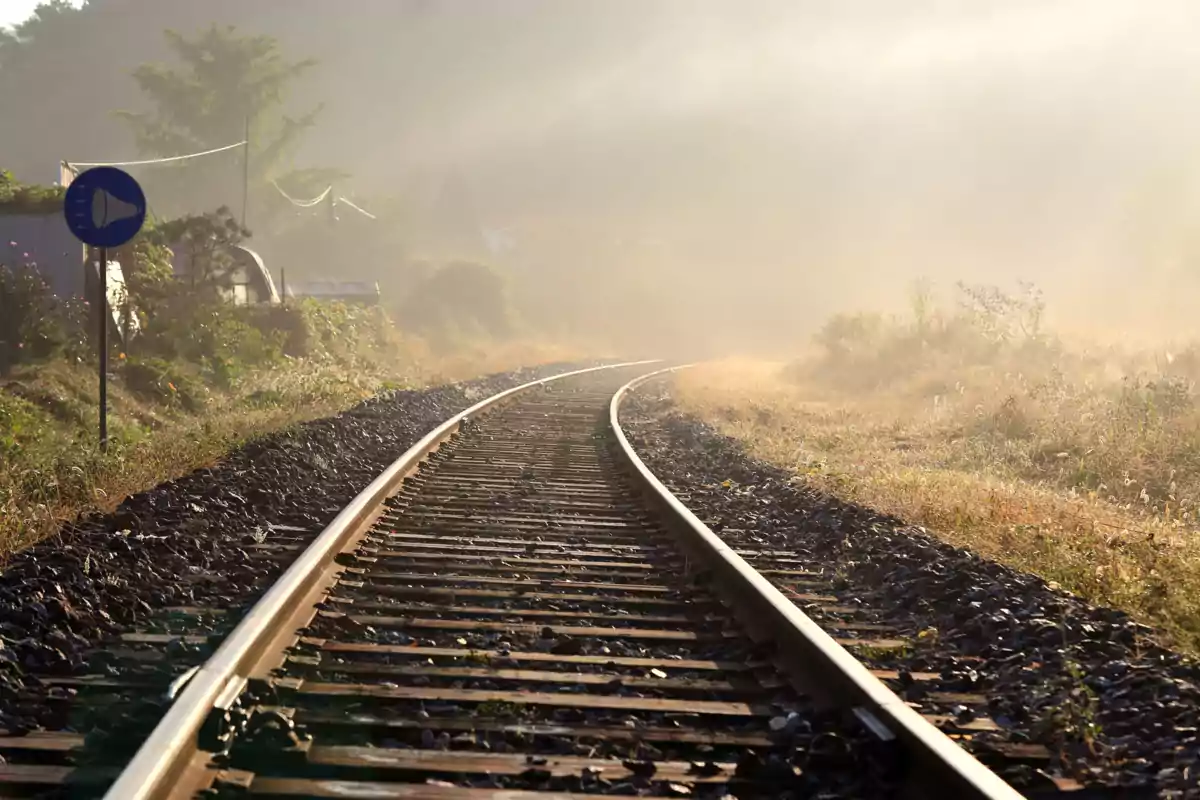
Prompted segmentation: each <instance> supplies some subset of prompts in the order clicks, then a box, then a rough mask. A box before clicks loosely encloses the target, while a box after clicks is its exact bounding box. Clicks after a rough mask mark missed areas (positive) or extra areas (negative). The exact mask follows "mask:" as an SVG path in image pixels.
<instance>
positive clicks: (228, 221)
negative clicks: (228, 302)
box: [143, 206, 250, 302]
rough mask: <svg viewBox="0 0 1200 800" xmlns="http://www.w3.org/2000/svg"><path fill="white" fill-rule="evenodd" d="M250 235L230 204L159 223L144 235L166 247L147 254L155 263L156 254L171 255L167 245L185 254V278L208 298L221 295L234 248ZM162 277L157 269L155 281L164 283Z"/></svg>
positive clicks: (196, 294)
mask: <svg viewBox="0 0 1200 800" xmlns="http://www.w3.org/2000/svg"><path fill="white" fill-rule="evenodd" d="M249 235H250V231H248V230H246V229H245V228H244V227H242V225H241V223H239V222H238V221H237V220H236V219H235V218H234V216H233V214H232V213H230V211H229V208H228V207H226V206H222V207H220V208H218V209H217V210H216V211H210V212H208V213H205V214H190V215H187V216H184V217H180V218H179V219H174V220H171V221H170V222H165V223H162V224H160V225H157V226H155V228H154V229H153V230H152V231H150V232H149V233H148V234H147V235H146V236H144V237H143V238H145V239H146V241H147V245H146V247H147V248H164V250H160V251H155V252H150V253H146V254H145V255H146V257H148V258H150V259H151V263H155V262H154V261H153V259H154V258H155V257H163V256H167V254H166V252H165V248H170V249H171V250H173V251H174V252H175V253H176V255H178V256H179V257H181V258H182V259H183V260H184V261H185V263H186V264H187V274H186V276H185V277H184V281H185V282H186V283H188V284H189V286H190V288H191V290H192V296H193V298H196V297H198V298H200V299H201V300H202V301H205V302H207V301H211V300H215V299H217V292H218V282H219V281H220V279H221V278H222V277H224V276H226V275H227V274H228V273H229V271H230V270H231V269H233V266H234V262H233V258H232V256H231V255H230V251H231V250H232V249H233V248H234V247H236V246H238V245H239V244H241V243H242V241H243V240H244V239H245V238H246V237H248V236H249ZM167 264H168V265H169V264H170V261H169V256H167ZM169 268H170V267H169V266H168V269H169ZM162 277H163V276H161V275H160V274H159V273H155V275H154V277H153V282H154V283H155V284H156V285H157V286H162Z"/></svg>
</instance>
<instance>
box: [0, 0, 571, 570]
mask: <svg viewBox="0 0 1200 800" xmlns="http://www.w3.org/2000/svg"><path fill="white" fill-rule="evenodd" d="M85 13H87V9H83V10H81V9H76V8H73V7H72V6H70V5H69V4H67V3H59V2H55V3H51V4H49V5H43V6H41V7H39V9H38V10H37V11H36V13H35V15H34V17H33V18H31V19H30V20H29V21H28V22H27V23H24V24H23V25H20V26H18V27H17V29H16V31H15V33H16V36H15V37H14V36H13V35H9V34H6V33H5V32H4V31H0V62H3V63H5V64H8V65H9V66H14V65H16V66H20V64H22V63H25V62H26V61H27V60H28V59H35V60H36V59H37V58H40V57H41V56H42V55H45V54H46V53H48V52H51V51H53V49H54V48H55V47H57V46H58V45H59V44H60V43H61V42H60V35H62V36H66V35H67V34H68V33H69V32H70V31H71V30H72V29H73V26H76V25H77V24H79V23H80V22H81V21H82V20H83V19H84V15H85ZM165 36H166V45H167V51H168V52H169V53H170V55H171V56H172V62H171V63H167V64H144V65H142V66H141V67H139V68H137V69H136V70H135V71H134V73H133V78H134V82H135V83H136V85H137V86H138V88H139V89H140V91H141V93H142V95H143V100H144V102H143V103H142V104H141V106H140V107H141V108H142V109H143V110H142V111H139V112H136V113H135V112H119V113H118V114H117V116H119V117H120V118H122V119H123V120H124V121H125V123H126V124H127V125H128V127H129V130H130V133H131V134H132V137H133V140H134V141H135V143H136V146H137V151H138V153H139V155H140V156H141V157H145V158H152V157H156V156H175V155H178V154H183V153H194V152H199V151H206V150H210V149H215V148H219V147H223V146H225V145H228V144H229V143H230V142H236V141H238V140H239V139H241V138H243V137H244V136H246V134H247V132H248V133H249V137H248V139H249V144H248V145H247V148H246V149H247V150H248V151H249V157H250V158H249V166H250V168H249V169H248V170H247V171H246V172H245V173H244V175H243V164H244V163H245V162H244V161H240V160H239V161H231V160H226V161H221V160H220V158H222V157H220V156H218V157H216V158H217V159H218V160H215V161H214V160H211V159H209V160H198V161H184V162H181V163H179V164H175V165H172V166H171V167H170V168H169V169H161V168H158V169H151V170H149V171H143V172H139V173H138V177H139V179H140V180H141V181H142V182H143V185H144V186H145V188H146V191H147V195H148V196H149V197H150V198H151V199H152V203H151V209H152V211H153V212H154V214H155V216H154V218H152V219H150V220H148V222H147V226H146V227H145V228H144V229H143V231H142V233H141V234H139V236H138V238H137V239H135V240H134V242H133V243H132V244H131V245H129V246H127V247H124V248H121V249H120V250H119V251H115V252H113V253H112V254H111V255H112V256H113V257H114V258H115V259H116V260H118V261H120V263H121V265H122V271H123V274H124V278H125V281H124V282H125V294H124V296H123V297H120V298H118V299H117V300H116V301H115V306H116V309H115V310H116V311H117V313H116V317H117V318H116V319H114V320H113V324H112V326H111V331H112V333H111V334H110V344H111V351H110V353H109V364H110V370H109V372H110V384H109V386H110V392H109V400H110V414H109V433H110V447H109V450H108V452H107V453H104V454H102V453H100V452H99V448H98V443H97V424H98V423H97V417H98V408H97V357H96V342H95V335H94V332H95V331H96V329H97V327H98V324H99V319H98V318H97V316H96V312H97V308H95V307H94V306H95V305H98V304H93V305H89V304H88V303H87V302H86V301H85V300H83V299H82V298H69V297H60V296H56V295H55V294H54V293H53V292H52V291H51V290H50V288H49V286H48V285H47V283H46V277H47V275H48V274H49V273H48V270H47V268H48V267H49V266H50V265H45V264H44V265H42V266H40V267H39V265H38V264H37V263H36V261H37V253H36V248H35V247H33V246H30V245H29V244H28V243H23V242H21V241H0V558H2V557H3V556H5V555H7V554H8V553H11V552H13V551H14V550H15V549H19V548H20V547H22V546H24V545H26V544H28V543H30V542H32V541H35V540H37V539H40V538H42V537H44V536H47V535H49V534H51V533H52V532H53V531H55V530H56V529H57V528H58V527H59V526H60V525H61V524H62V523H63V522H65V521H68V520H71V519H73V518H75V517H76V516H77V515H78V514H80V513H81V512H85V511H88V510H92V509H99V510H104V509H110V508H112V507H114V506H115V505H117V504H118V503H119V502H120V501H121V500H122V499H123V498H124V497H125V496H126V495H127V494H129V493H132V492H136V491H140V490H143V489H145V488H148V487H150V486H153V485H154V484H156V483H158V482H160V481H163V480H165V479H169V478H172V477H175V476H178V475H181V474H184V473H186V472H188V471H190V470H192V469H195V468H196V467H199V466H203V465H206V464H210V463H212V462H213V461H215V460H217V459H219V458H220V457H221V456H222V455H223V454H225V453H226V452H228V451H229V450H230V449H231V448H232V447H235V446H236V445H238V444H239V443H240V442H243V441H245V440H246V439H248V438H252V437H254V436H257V435H261V434H263V433H266V432H269V431H273V430H276V429H278V428H280V427H284V426H287V425H291V424H294V423H296V422H300V421H303V420H307V419H312V418H316V417H320V416H325V415H328V414H332V413H335V412H337V411H340V410H342V409H345V408H347V407H349V406H351V405H353V404H355V403H356V402H358V401H360V400H362V399H364V398H366V397H368V396H370V395H372V394H375V393H377V392H380V391H384V390H389V389H406V388H417V387H423V386H429V385H434V384H438V383H444V382H447V381H454V380H461V379H465V378H470V377H475V376H478V375H482V374H486V373H491V372H497V371H503V370H508V369H512V368H516V367H519V366H531V365H535V364H539V363H546V362H548V361H558V360H564V359H567V358H570V357H571V355H572V354H571V352H570V349H569V348H568V347H565V346H558V345H544V344H542V343H541V342H542V341H544V337H542V336H541V335H540V334H539V333H538V331H537V330H536V329H534V328H532V327H530V326H529V325H527V324H525V323H524V322H523V321H522V320H521V319H520V316H519V315H518V314H516V313H515V312H514V311H513V308H512V303H511V301H510V286H509V281H508V279H507V277H506V276H505V274H504V272H503V271H502V270H501V269H499V268H497V267H496V266H494V265H491V264H486V263H478V260H477V259H476V260H471V259H470V258H468V260H463V259H462V258H461V255H462V253H463V252H464V250H465V251H466V252H467V253H468V256H471V255H476V256H477V254H475V253H472V251H470V250H469V248H464V247H463V246H462V243H460V242H456V241H452V240H451V241H446V242H444V243H443V245H444V246H441V247H440V249H438V250H436V251H434V252H427V253H425V254H424V256H425V261H426V263H424V264H423V265H422V266H421V268H420V269H417V268H415V267H414V266H413V264H412V263H410V262H411V259H409V258H408V257H407V256H406V255H405V247H404V245H405V242H404V241H402V240H401V239H400V238H398V237H400V236H402V235H407V234H410V233H411V231H410V230H409V229H408V228H406V227H405V226H404V225H402V224H400V223H401V220H399V219H398V218H397V217H396V215H394V214H392V215H388V214H386V213H383V212H381V214H380V216H378V217H375V216H372V215H368V216H370V217H371V219H372V220H373V222H372V224H364V223H362V219H360V218H359V217H355V218H354V219H351V220H346V221H339V220H338V219H337V215H336V214H335V213H332V211H333V208H332V200H330V202H327V203H325V204H323V205H321V206H320V207H316V206H313V205H311V204H310V205H303V204H301V206H302V207H297V206H296V205H295V204H294V203H293V202H292V201H290V200H287V199H285V197H284V196H283V195H282V194H281V191H282V190H281V189H280V188H279V187H280V186H281V185H282V186H284V187H286V188H287V190H288V191H290V192H292V193H294V194H295V195H297V196H302V197H306V198H307V197H311V196H314V195H321V194H322V191H323V190H324V189H325V187H328V186H330V185H331V184H332V183H334V182H335V181H344V180H346V179H348V177H349V176H348V175H347V174H346V173H345V172H343V171H342V170H340V169H338V168H336V167H332V166H328V165H317V166H310V167H305V168H297V167H296V166H295V159H296V156H295V153H296V150H297V148H298V147H299V145H300V144H301V143H302V141H303V138H304V136H305V135H307V134H308V133H309V132H311V130H312V129H313V128H314V126H315V125H316V124H317V123H318V121H319V119H320V112H321V106H320V104H313V105H312V106H311V107H307V108H306V110H304V111H303V112H302V113H295V110H294V109H293V106H292V103H291V100H290V94H291V92H292V90H293V89H294V87H295V82H296V80H297V79H298V78H299V77H300V76H301V75H303V74H304V73H306V72H308V71H310V70H312V69H314V68H315V66H316V64H315V62H314V61H312V60H311V59H298V60H293V59H291V58H289V57H288V56H287V55H286V54H285V53H284V52H283V48H282V47H281V45H280V43H279V42H278V41H276V40H275V39H273V38H272V37H269V36H261V35H251V34H244V33H242V32H240V31H237V30H235V29H234V28H231V27H227V26H217V25H213V26H209V27H208V28H206V29H202V30H200V31H198V32H196V33H195V34H193V35H190V36H185V35H182V34H179V33H176V32H172V31H168V32H166V34H165ZM214 65H216V66H215V67H214ZM14 85H15V84H14ZM248 117H249V120H248ZM239 156H240V158H244V157H245V156H244V154H240V153H239ZM5 157H6V156H5V153H3V152H0V214H13V215H58V214H61V213H62V201H63V193H64V190H63V189H62V188H61V187H46V186H36V185H30V184H24V183H21V182H19V181H17V180H16V179H15V178H14V176H13V174H12V173H11V172H9V171H6V170H4V169H3V168H2V167H3V166H4V165H3V159H4V158H5ZM243 177H244V178H245V180H246V187H245V188H246V191H247V195H246V198H247V200H248V202H247V204H246V208H242V209H240V212H241V213H240V214H239V215H238V216H237V217H235V216H234V215H233V214H232V213H231V212H230V210H229V209H228V208H225V207H221V203H223V202H229V201H230V196H231V194H232V195H236V198H235V200H234V202H237V201H240V200H241V199H242V198H241V194H242V180H243ZM322 196H327V197H330V198H332V197H333V192H332V191H325V194H324V195H322ZM214 209H215V210H214ZM247 209H248V210H249V219H250V221H251V224H253V225H254V227H255V229H256V234H255V237H254V238H253V239H252V240H250V242H246V240H247V239H248V238H249V236H250V231H248V230H247V229H246V228H245V226H244V225H243V224H242V220H244V219H246V218H247ZM356 222H357V223H358V224H354V223H356ZM6 238H7V237H6ZM243 243H248V244H251V245H252V246H253V247H255V248H260V247H264V246H265V247H266V248H267V249H268V250H270V251H271V252H272V253H273V255H274V257H275V258H276V260H275V261H270V262H269V263H268V266H269V268H270V269H271V270H272V272H273V273H274V275H275V276H277V277H278V276H279V275H280V270H281V269H282V268H286V270H287V273H288V277H291V278H296V277H300V278H303V277H316V278H325V277H337V278H339V279H341V278H345V277H350V278H354V279H358V280H362V281H364V282H378V283H382V284H385V292H384V295H383V297H382V298H381V305H379V306H360V305H347V304H343V303H336V302H335V303H319V302H316V301H313V300H306V301H302V302H296V301H289V302H288V304H287V305H286V306H281V305H272V304H262V305H248V306H235V305H233V304H232V303H230V302H229V298H228V297H227V296H226V294H225V288H224V287H226V285H227V284H228V281H227V280H226V278H227V277H228V275H229V273H230V271H231V270H232V269H233V268H234V264H233V261H232V259H231V257H230V255H229V254H230V253H231V252H232V249H233V248H235V247H237V246H239V245H241V244H243ZM173 252H174V254H175V255H176V256H181V257H182V260H183V261H186V263H187V271H186V273H184V274H176V272H175V268H174V266H173V264H172V253H173ZM56 255H57V254H56ZM61 268H62V267H61V265H59V269H60V270H61ZM89 292H92V294H93V299H94V294H95V293H94V290H89Z"/></svg>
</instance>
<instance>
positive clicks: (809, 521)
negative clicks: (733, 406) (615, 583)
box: [621, 381, 1200, 797]
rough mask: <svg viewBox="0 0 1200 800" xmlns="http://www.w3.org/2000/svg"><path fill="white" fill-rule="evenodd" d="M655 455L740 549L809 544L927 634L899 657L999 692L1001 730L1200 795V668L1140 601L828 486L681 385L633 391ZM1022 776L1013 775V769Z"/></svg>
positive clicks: (1095, 765)
mask: <svg viewBox="0 0 1200 800" xmlns="http://www.w3.org/2000/svg"><path fill="white" fill-rule="evenodd" d="M621 419H622V425H623V426H624V427H625V430H626V432H627V434H628V435H629V437H630V440H631V442H632V443H633V445H634V448H635V449H636V451H637V452H638V454H639V455H640V456H641V457H642V458H643V459H644V461H645V462H646V464H647V466H648V467H649V468H650V469H651V470H653V471H654V473H655V474H656V475H657V476H658V477H659V478H660V479H661V480H662V481H663V483H665V484H666V485H667V486H668V487H669V488H670V489H671V490H672V491H673V492H675V493H676V494H678V495H679V497H680V498H681V499H682V500H683V501H684V502H685V503H686V504H687V505H688V507H689V508H691V509H692V511H693V512H695V513H696V514H697V515H698V516H699V517H700V518H701V519H703V520H704V521H705V522H706V523H707V524H708V525H709V526H710V527H711V528H712V529H713V530H714V531H715V532H716V533H718V534H719V535H722V536H723V537H724V538H726V540H727V541H729V542H730V544H731V545H734V546H747V545H749V546H768V545H769V546H770V547H773V548H776V549H780V550H782V549H788V550H790V551H794V552H796V553H798V554H802V555H803V556H804V557H805V559H806V560H807V561H808V562H809V564H810V567H809V568H816V569H818V570H820V571H822V572H823V573H825V574H828V575H829V576H830V581H831V585H833V586H835V587H836V593H837V595H838V596H839V597H841V598H847V599H848V600H851V601H853V602H854V603H856V604H857V605H860V606H861V607H862V608H863V609H864V611H867V612H869V613H871V614H872V615H873V617H874V618H877V619H880V620H883V621H888V622H891V623H893V624H895V625H896V626H897V627H898V628H901V629H904V630H907V631H914V632H915V631H921V632H922V635H921V636H920V637H914V640H915V644H914V647H913V648H912V649H911V650H908V651H904V652H901V653H899V654H894V655H892V656H891V657H890V658H888V659H887V660H886V663H887V665H888V666H890V667H893V668H897V669H901V670H911V671H913V672H916V671H929V672H937V673H940V675H941V678H942V682H941V685H940V686H939V687H938V688H939V689H941V690H946V689H952V690H957V691H970V692H977V693H981V694H984V695H986V696H987V697H988V698H989V705H988V708H987V709H986V712H987V713H988V714H989V715H990V717H991V718H992V719H993V720H995V721H996V722H997V723H998V724H999V725H1000V727H1001V732H1000V733H999V734H991V735H989V736H980V737H977V738H978V739H979V741H980V742H981V743H986V742H987V741H988V739H989V738H993V739H1004V740H1006V741H1008V742H1016V743H1026V742H1036V743H1041V744H1044V745H1046V746H1047V748H1049V749H1050V750H1051V752H1052V753H1053V754H1054V759H1053V761H1052V762H1051V763H1050V764H1048V765H1043V766H1042V767H1040V768H1039V769H1040V770H1041V771H1043V772H1045V773H1049V774H1059V775H1066V776H1070V777H1073V778H1075V779H1077V780H1078V781H1079V782H1081V783H1084V784H1086V785H1089V786H1109V787H1114V788H1116V787H1122V788H1123V789H1124V790H1125V791H1127V792H1128V791H1130V790H1136V794H1135V793H1126V794H1120V796H1123V797H1124V796H1139V797H1140V796H1158V797H1200V788H1198V787H1200V773H1198V768H1200V765H1198V764H1197V755H1198V754H1200V738H1198V736H1197V728H1198V726H1200V689H1198V688H1197V686H1198V684H1200V669H1197V666H1196V664H1195V663H1193V662H1191V661H1189V660H1188V659H1185V658H1184V657H1183V656H1181V655H1180V654H1178V653H1175V652H1172V651H1170V650H1168V649H1165V648H1163V647H1161V646H1158V645H1157V644H1155V636H1154V631H1152V630H1151V629H1149V628H1146V627H1145V626H1142V625H1139V624H1137V623H1135V622H1134V621H1132V620H1131V619H1130V618H1129V617H1128V616H1127V615H1126V614H1124V613H1122V612H1120V611H1117V610H1114V609H1109V608H1099V607H1095V606H1091V605H1088V604H1087V603H1084V602H1083V601H1081V600H1080V599H1078V598H1076V597H1074V596H1072V595H1070V594H1068V593H1065V592H1063V591H1060V590H1058V589H1056V588H1055V587H1052V586H1051V585H1049V584H1047V583H1046V582H1045V581H1043V580H1041V579H1040V578H1038V577H1036V576H1033V575H1030V574H1027V573H1022V572H1018V571H1015V570H1012V569H1009V568H1007V567H1005V566H1003V565H1001V564H998V563H996V562H992V561H988V560H985V559H982V558H980V557H978V556H976V555H974V554H972V553H970V552H968V551H965V550H962V549H959V548H956V547H952V546H950V545H947V544H945V543H943V542H940V541H938V540H937V539H935V538H934V537H932V536H930V535H929V534H928V533H927V532H925V531H924V530H923V529H919V528H915V527H912V526H908V525H906V524H905V523H904V522H903V521H901V520H898V519H895V518H892V517H888V516H885V515H882V514H879V513H877V512H874V511H872V510H870V509H867V508H863V507H861V506H857V505H853V504H850V503H846V502H842V501H840V500H838V499H837V498H834V497H831V496H829V495H826V494H822V493H820V492H817V491H815V490H813V489H811V488H809V487H807V486H805V485H804V483H803V482H802V480H801V479H799V478H797V477H796V476H795V475H794V474H793V473H790V472H788V471H787V470H785V469H782V468H779V467H776V466H773V465H770V464H767V463H764V462H762V461H758V460H756V459H754V458H751V457H750V456H748V455H747V454H746V452H745V450H744V448H743V447H742V445H741V444H740V443H739V442H737V441H736V440H734V439H731V438H729V437H726V436H723V435H721V434H720V433H718V432H717V431H716V430H715V429H713V428H712V427H711V426H709V425H707V424H706V423H704V422H702V421H700V420H698V419H695V418H693V417H690V416H687V415H685V414H683V413H681V412H680V411H678V409H676V408H675V406H674V404H673V402H672V400H671V398H670V394H669V382H667V381H654V382H651V383H650V384H647V385H644V386H642V387H641V388H639V389H638V390H637V391H636V392H635V393H633V394H632V395H631V396H630V397H629V398H628V399H627V400H626V402H625V405H624V406H623V408H622V412H621ZM1006 777H1008V778H1010V779H1011V777H1012V776H1011V775H1008V774H1006Z"/></svg>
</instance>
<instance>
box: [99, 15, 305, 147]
mask: <svg viewBox="0 0 1200 800" xmlns="http://www.w3.org/2000/svg"><path fill="white" fill-rule="evenodd" d="M165 35H166V39H167V46H168V47H169V48H170V49H171V50H172V51H173V52H174V54H175V56H176V57H177V58H178V59H179V60H180V62H182V69H180V68H176V67H170V66H166V65H161V64H145V65H143V66H141V67H138V69H137V70H136V71H135V72H134V75H133V77H134V80H135V81H137V84H138V86H139V88H141V90H142V92H143V93H144V94H145V95H146V96H147V98H148V99H149V100H150V101H151V102H152V103H153V104H154V106H155V109H154V111H152V112H148V113H135V112H123V113H122V115H121V116H122V117H124V118H125V119H126V120H127V121H128V122H129V124H130V126H131V127H132V128H133V131H134V135H135V136H136V137H137V141H138V146H139V148H141V149H142V150H143V151H145V152H147V153H150V154H153V155H158V156H169V155H174V154H177V153H181V152H191V151H196V150H203V149H207V148H212V147H219V146H221V145H225V144H229V143H230V142H236V141H238V140H239V139H241V138H242V135H243V134H244V132H245V123H246V120H247V118H250V117H255V118H256V119H257V122H258V124H259V126H260V127H269V126H272V125H274V126H275V127H278V128H279V129H280V130H279V131H278V132H277V133H276V135H275V136H273V137H271V138H266V137H256V138H259V140H260V141H263V142H264V144H263V145H261V146H260V148H259V152H258V153H256V154H255V158H254V160H253V162H252V163H254V162H257V163H258V164H259V169H263V168H265V167H266V166H267V165H268V164H270V163H272V160H273V159H275V158H277V157H278V156H279V155H281V154H282V153H283V152H284V151H285V150H286V148H287V147H288V146H289V145H291V144H293V143H294V142H295V140H296V138H297V136H298V135H299V134H300V133H301V132H303V131H304V130H306V129H307V128H309V127H311V126H312V125H313V123H314V122H315V121H316V117H317V115H318V114H319V113H320V108H316V109H314V110H311V111H309V112H307V113H305V114H303V115H302V116H300V117H299V118H296V119H293V118H290V117H287V116H283V115H280V114H279V113H278V112H279V109H280V107H281V106H282V104H283V102H284V101H285V99H286V97H287V92H288V88H289V87H290V85H291V83H292V82H293V81H294V80H295V79H296V78H297V77H299V76H300V75H302V74H303V73H304V72H306V71H308V70H309V69H311V68H312V67H313V66H315V64H316V62H315V61H313V60H312V59H306V60H303V61H295V62H289V61H287V60H286V59H285V58H284V57H283V55H282V53H281V52H280V48H279V42H278V41H277V40H276V39H274V38H273V37H271V36H239V35H238V33H237V30H236V29H235V28H233V27H231V26H230V27H218V26H216V25H213V26H212V27H210V28H209V29H208V30H206V31H204V32H202V33H200V34H198V35H197V36H196V37H195V38H190V39H189V38H188V37H186V36H184V35H182V34H180V33H178V32H177V31H167V32H166V34H165ZM276 116H278V117H279V120H278V121H277V120H276V119H274V117H276Z"/></svg>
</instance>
